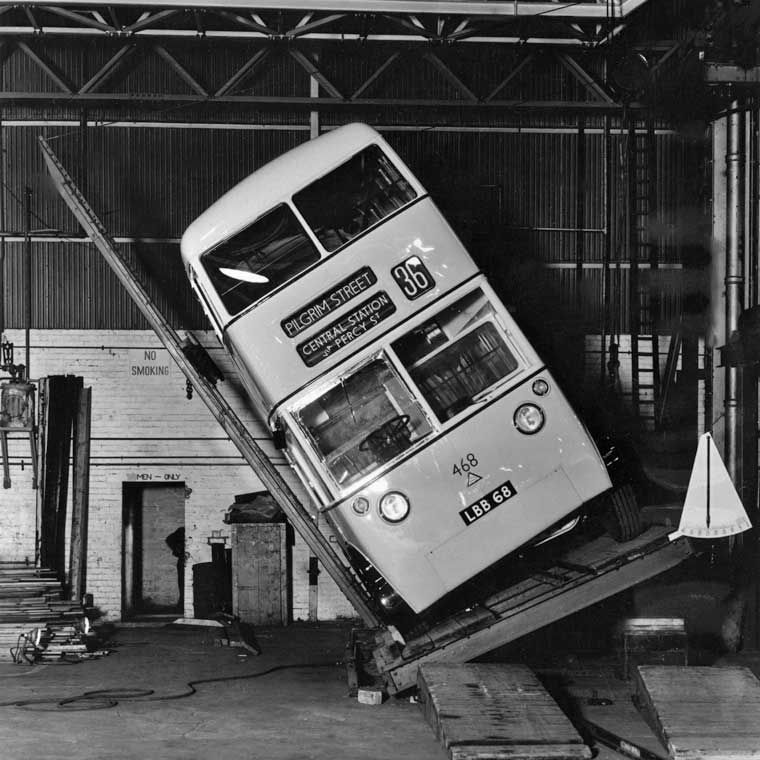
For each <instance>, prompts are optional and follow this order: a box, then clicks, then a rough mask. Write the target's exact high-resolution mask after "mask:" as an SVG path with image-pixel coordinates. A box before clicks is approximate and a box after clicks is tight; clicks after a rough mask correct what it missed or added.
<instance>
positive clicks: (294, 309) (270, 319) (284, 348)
mask: <svg viewBox="0 0 760 760" xmlns="http://www.w3.org/2000/svg"><path fill="white" fill-rule="evenodd" d="M415 256H416V257H418V258H419V259H420V260H421V261H422V262H423V264H424V265H425V267H426V268H427V270H428V272H429V273H430V275H431V276H432V278H433V280H434V282H435V286H434V287H433V288H431V289H430V290H428V291H427V292H425V293H424V294H422V295H421V296H420V297H417V298H414V299H410V298H409V297H407V296H406V295H405V294H404V290H403V289H402V287H401V285H400V284H399V283H398V282H397V281H396V280H395V279H394V277H393V276H392V274H391V270H392V269H393V267H394V266H395V265H397V264H400V263H402V262H404V261H406V260H407V259H409V258H410V257H415ZM365 267H368V268H369V269H370V270H371V271H372V273H373V275H374V276H375V277H376V278H377V281H376V282H375V283H374V284H372V285H371V286H370V287H368V288H367V289H366V290H364V291H362V292H360V293H359V292H357V293H356V295H351V297H350V300H347V301H345V303H341V305H340V306H339V307H337V308H332V307H331V305H332V303H333V302H334V301H333V300H331V299H330V298H329V296H330V293H331V292H333V289H334V288H335V287H336V286H337V285H338V284H340V283H342V282H344V281H345V280H346V278H347V277H349V276H350V275H352V274H353V273H358V272H360V271H362V270H363V268H365ZM477 271H478V270H477V267H476V266H475V263H474V262H473V260H472V259H471V258H470V256H469V254H468V253H467V252H466V251H465V249H464V248H463V247H462V244H461V242H460V241H459V239H458V238H457V237H456V235H455V234H454V232H453V231H452V229H451V228H450V227H449V225H448V224H447V223H446V221H445V219H444V218H443V217H442V216H441V214H440V212H439V211H438V209H437V208H436V207H435V205H434V204H433V202H432V201H431V200H430V199H427V198H426V199H423V200H421V201H419V202H417V203H415V204H414V205H413V206H411V207H410V208H408V209H406V210H404V211H402V212H400V213H399V214H397V215H396V216H394V217H392V218H391V219H389V220H388V221H386V222H384V223H383V224H382V225H380V227H378V228H377V229H375V230H373V231H371V232H370V233H368V234H367V235H365V236H363V237H361V238H359V239H358V240H356V241H355V242H354V243H352V244H351V245H350V246H349V247H348V248H346V249H344V250H343V251H340V252H338V253H337V254H335V255H333V256H331V257H330V258H328V259H326V260H324V261H323V262H322V263H321V264H320V265H319V266H318V267H317V268H315V269H313V270H311V271H309V272H307V273H306V274H305V275H304V276H302V277H300V278H299V279H297V280H295V281H294V282H292V283H290V284H289V285H288V286H287V287H286V288H285V289H284V290H282V291H280V292H278V293H276V294H275V295H274V296H273V297H271V298H269V299H267V300H265V301H263V302H261V303H259V304H258V305H257V306H256V307H255V308H254V309H253V310H252V311H251V312H249V313H247V314H244V315H243V316H242V317H240V318H239V319H237V320H235V321H234V322H232V324H231V325H229V327H228V328H227V330H226V339H227V342H228V344H230V345H231V346H234V348H235V352H236V355H237V357H238V358H239V360H240V361H241V363H242V364H243V365H244V367H245V371H246V373H247V374H248V375H249V376H250V378H251V380H252V382H253V383H254V384H255V385H256V386H257V387H258V388H259V389H260V391H261V394H262V396H263V398H264V400H265V402H266V403H267V404H268V405H269V408H270V409H271V408H272V407H273V406H274V405H276V404H277V403H278V402H279V401H281V400H282V399H283V398H285V397H287V396H289V395H290V394H292V393H293V392H295V391H296V390H298V389H299V388H302V387H304V386H305V385H306V384H308V383H309V382H311V381H312V380H313V379H314V378H316V377H318V376H320V375H322V374H323V373H325V372H326V371H327V370H329V369H330V368H331V367H334V366H336V365H337V364H339V363H341V362H343V361H345V359H346V358H347V357H349V356H350V355H351V354H352V353H354V352H356V351H358V350H360V349H361V348H363V347H365V346H367V345H368V344H370V343H372V342H373V341H375V340H377V338H378V337H379V336H380V335H382V334H384V333H385V332H386V331H388V330H389V329H391V328H393V327H394V326H395V325H396V324H399V323H400V322H403V321H404V320H406V319H408V318H409V317H411V316H412V315H413V314H415V313H416V312H418V311H419V310H420V309H422V308H424V307H425V306H427V305H428V304H430V303H432V302H433V301H435V300H436V299H437V298H439V297H440V296H442V295H443V294H445V293H447V292H449V291H450V290H451V289H453V288H454V287H456V286H458V285H460V284H461V283H462V282H463V281H465V280H467V279H469V278H471V277H473V276H475V275H476V274H477ZM366 281H367V280H366V278H365V279H364V282H366ZM344 292H347V291H344ZM378 294H385V297H384V302H385V303H386V304H387V303H388V302H390V304H391V306H389V307H387V308H386V309H385V311H384V312H383V314H382V315H381V316H380V317H379V318H378V321H377V322H375V323H374V324H373V322H372V320H371V319H367V320H361V319H358V318H357V320H351V319H350V317H351V315H352V314H353V313H354V312H356V311H357V310H358V309H359V307H361V305H362V304H364V303H366V302H367V301H368V300H371V299H372V298H373V297H375V296H377V295H378ZM322 295H324V296H325V300H326V301H329V303H323V305H324V308H322V307H320V310H319V313H318V316H320V318H319V319H316V318H315V316H314V315H316V314H317V311H315V310H313V309H312V311H311V312H310V314H311V315H312V316H311V317H310V318H309V321H312V322H313V323H312V324H311V325H310V326H309V327H307V328H305V329H302V330H301V331H300V332H298V333H297V334H295V335H292V336H290V335H288V334H287V333H286V331H285V328H284V327H283V322H288V318H289V317H293V316H294V315H299V313H302V312H303V310H304V309H306V308H307V307H308V306H309V305H311V304H313V303H314V301H315V299H316V300H320V297H321V296H322ZM345 297H346V296H342V297H341V298H340V299H335V300H338V301H342V300H343V299H344V298H345ZM342 317H345V318H346V319H348V320H349V321H352V322H353V323H354V326H348V327H347V326H346V325H345V324H343V325H339V326H335V323H336V322H339V321H341V318H342ZM290 324H293V320H292V319H291V320H290ZM302 324H303V320H301V321H300V322H299V325H302ZM331 327H332V328H333V329H330V328H331ZM365 328H366V329H365ZM290 332H291V333H292V332H294V329H293V328H290ZM327 332H329V333H330V335H329V336H327V337H326V336H325V334H326V333H327ZM318 344H319V345H321V346H324V345H325V344H327V345H330V346H331V347H332V349H333V350H332V351H331V352H330V354H329V355H328V356H326V357H324V358H323V359H319V360H317V361H315V362H314V363H313V364H312V366H307V364H306V361H305V360H304V359H303V358H302V355H306V354H307V353H308V352H309V351H313V350H316V349H315V347H316V346H317V345H318ZM299 346H301V348H300V353H299V348H298V347H299Z"/></svg>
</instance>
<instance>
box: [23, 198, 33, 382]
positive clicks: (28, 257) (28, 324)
mask: <svg viewBox="0 0 760 760" xmlns="http://www.w3.org/2000/svg"><path fill="white" fill-rule="evenodd" d="M24 196H25V204H24V205H25V211H26V229H25V233H26V234H25V244H24V280H25V282H26V319H25V320H24V323H25V324H24V336H25V343H26V348H25V351H26V353H25V365H24V366H25V367H26V370H25V371H26V379H27V380H28V379H29V378H30V377H31V372H30V370H29V362H30V355H31V351H30V347H29V344H30V341H31V331H32V189H31V188H30V187H27V188H26V192H25V193H24Z"/></svg>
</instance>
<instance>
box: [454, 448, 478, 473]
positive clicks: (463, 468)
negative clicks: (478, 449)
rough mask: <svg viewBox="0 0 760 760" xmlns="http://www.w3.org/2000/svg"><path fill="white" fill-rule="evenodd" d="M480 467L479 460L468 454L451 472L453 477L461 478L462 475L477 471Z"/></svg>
mask: <svg viewBox="0 0 760 760" xmlns="http://www.w3.org/2000/svg"><path fill="white" fill-rule="evenodd" d="M477 466H478V458H477V457H476V456H475V454H473V453H472V452H470V453H469V454H466V455H465V456H463V457H462V458H461V459H460V460H459V462H457V463H456V464H455V465H454V468H453V469H452V470H451V474H452V475H459V476H460V477H461V476H462V475H466V474H467V473H468V472H470V470H473V469H475V468H476V467H477Z"/></svg>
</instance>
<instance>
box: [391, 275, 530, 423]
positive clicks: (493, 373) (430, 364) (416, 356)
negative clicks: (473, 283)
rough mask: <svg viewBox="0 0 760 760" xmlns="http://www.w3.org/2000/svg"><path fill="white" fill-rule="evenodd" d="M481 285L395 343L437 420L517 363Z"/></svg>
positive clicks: (475, 399) (458, 408)
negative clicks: (480, 287) (479, 288)
mask: <svg viewBox="0 0 760 760" xmlns="http://www.w3.org/2000/svg"><path fill="white" fill-rule="evenodd" d="M495 316H496V313H495V310H494V308H493V306H492V305H491V302H490V301H489V300H488V299H487V298H486V296H485V294H484V293H483V291H482V290H475V291H473V292H472V293H469V294H468V295H466V296H464V298H460V299H459V300H458V301H456V302H455V303H453V304H452V305H451V306H448V307H447V308H445V309H443V311H441V312H439V313H438V314H437V315H436V316H435V317H434V318H433V319H430V320H428V321H427V322H425V323H423V324H422V325H420V326H419V327H416V328H415V329H414V330H412V331H411V332H410V333H408V334H407V335H405V336H404V337H403V338H400V339H399V340H397V341H396V342H395V343H394V344H393V349H394V350H395V351H396V353H397V354H398V357H399V359H401V361H402V363H403V364H404V366H405V367H406V369H407V371H408V372H409V374H410V375H411V377H412V379H413V380H414V382H415V383H416V384H417V385H418V387H419V388H420V390H421V391H422V394H423V396H424V397H425V400H426V401H427V402H428V403H429V404H430V406H431V407H432V408H433V411H434V412H435V414H436V416H437V417H438V418H439V419H440V420H447V419H449V418H451V417H453V416H454V415H456V414H459V412H461V411H462V410H464V409H466V408H467V407H468V406H471V405H472V404H475V403H477V402H478V400H479V396H481V395H482V394H484V393H486V392H487V391H488V390H489V389H490V388H492V387H493V386H494V385H496V384H497V383H499V382H500V381H501V380H503V379H504V378H505V377H507V376H508V375H511V374H512V373H513V372H514V371H515V370H516V369H517V367H518V362H517V359H516V358H515V357H514V355H513V354H512V352H511V351H510V350H509V348H508V346H507V343H506V340H505V336H504V332H503V330H502V329H501V328H500V327H499V326H498V323H497V321H496V319H495Z"/></svg>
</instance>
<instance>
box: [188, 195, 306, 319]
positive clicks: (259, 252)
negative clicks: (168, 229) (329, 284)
mask: <svg viewBox="0 0 760 760" xmlns="http://www.w3.org/2000/svg"><path fill="white" fill-rule="evenodd" d="M201 260H202V262H203V266H204V267H205V269H206V272H208V276H209V278H210V279H211V282H212V284H213V285H214V288H216V291H217V293H218V294H219V297H220V298H221V299H222V303H223V304H224V307H225V309H227V311H228V312H229V313H230V314H233V315H234V314H238V313H240V312H241V311H242V310H243V309H245V308H246V307H247V306H250V305H251V304H252V303H255V302H256V301H258V300H259V299H260V298H262V297H263V296H265V295H266V294H267V293H269V292H270V291H271V290H274V289H275V288H276V287H278V286H280V285H282V284H283V283H284V282H287V281H288V280H290V279H291V278H293V277H295V276H296V275H297V274H298V273H299V272H302V271H303V270H304V269H306V267H308V266H310V265H311V264H314V263H315V262H317V261H319V252H318V251H317V248H316V246H315V245H314V244H313V243H312V242H311V240H310V239H309V237H308V236H307V234H306V231H305V230H304V229H303V227H302V226H301V224H300V223H299V221H298V219H296V216H295V214H294V213H293V212H292V211H291V209H290V208H289V207H288V206H285V205H281V206H277V207H276V208H274V209H273V210H272V211H270V212H268V213H267V214H265V215H264V216H262V217H261V218H259V219H257V220H256V221H255V222H254V223H253V224H251V225H249V226H248V227H246V228H245V229H244V230H242V231H241V232H238V233H237V234H236V235H233V236H232V237H231V238H229V239H228V240H225V241H224V242H223V243H220V244H219V245H218V246H217V247H216V248H213V249H212V250H210V251H209V252H208V253H206V254H204V255H203V256H202V259H201Z"/></svg>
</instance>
